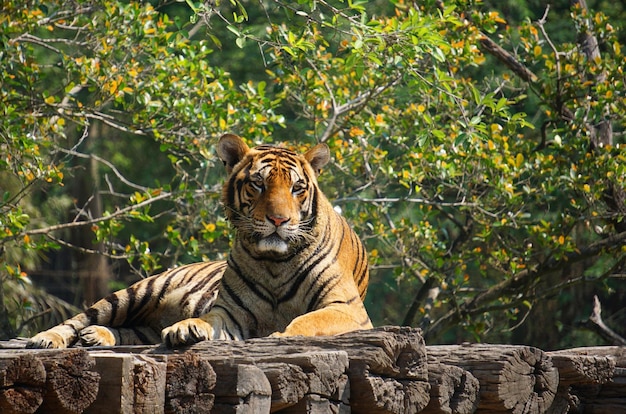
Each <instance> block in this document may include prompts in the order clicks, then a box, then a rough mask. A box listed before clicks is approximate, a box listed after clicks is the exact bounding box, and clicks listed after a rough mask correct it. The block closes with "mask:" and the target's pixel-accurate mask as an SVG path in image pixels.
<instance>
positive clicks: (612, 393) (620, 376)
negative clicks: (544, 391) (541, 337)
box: [549, 346, 626, 414]
mask: <svg viewBox="0 0 626 414" xmlns="http://www.w3.org/2000/svg"><path fill="white" fill-rule="evenodd" d="M549 354H550V355H554V354H557V355H567V356H572V355H574V356H580V357H585V358H587V359H588V361H597V365H598V367H597V368H596V367H594V368H593V369H592V370H591V371H592V372H595V371H596V370H598V371H602V369H603V367H604V369H606V372H604V373H603V374H604V375H602V373H600V374H595V375H593V376H591V377H592V378H593V379H596V381H597V382H596V383H593V382H592V381H589V380H588V379H587V380H585V381H581V380H579V381H578V382H577V381H570V382H569V383H566V385H567V387H563V388H562V387H561V386H559V394H561V395H560V396H561V399H562V400H564V401H563V402H561V405H565V403H567V404H568V405H567V410H569V411H565V410H562V409H561V410H559V409H558V408H560V407H559V406H557V405H556V404H555V407H553V408H551V412H550V414H561V413H566V412H583V411H584V412H585V413H594V414H612V413H620V412H626V347H623V346H601V347H586V348H572V349H565V350H560V351H554V352H550V353H549ZM553 358H554V357H553ZM605 359H609V360H610V361H611V362H608V363H607V362H606V361H605ZM611 367H613V368H612V369H611ZM609 373H610V374H611V378H607V377H608V376H609ZM563 394H565V395H563Z"/></svg>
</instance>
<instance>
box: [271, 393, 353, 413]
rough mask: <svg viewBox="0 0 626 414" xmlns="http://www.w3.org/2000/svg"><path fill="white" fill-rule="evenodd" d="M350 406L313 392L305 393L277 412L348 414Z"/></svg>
mask: <svg viewBox="0 0 626 414" xmlns="http://www.w3.org/2000/svg"><path fill="white" fill-rule="evenodd" d="M350 412H351V411H350V406H349V405H348V404H345V403H344V402H342V401H334V400H330V399H328V398H324V397H321V396H319V395H315V394H309V395H305V396H304V398H302V399H301V400H300V401H299V402H298V404H296V405H293V406H291V407H288V408H287V409H285V410H281V411H280V412H279V414H303V413H306V414H350Z"/></svg>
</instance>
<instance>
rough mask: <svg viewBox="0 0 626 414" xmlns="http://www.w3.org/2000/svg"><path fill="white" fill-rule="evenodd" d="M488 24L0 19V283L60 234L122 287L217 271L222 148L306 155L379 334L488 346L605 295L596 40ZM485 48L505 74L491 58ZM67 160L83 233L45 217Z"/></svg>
mask: <svg viewBox="0 0 626 414" xmlns="http://www.w3.org/2000/svg"><path fill="white" fill-rule="evenodd" d="M495 7H497V5H496V4H494V5H489V6H484V7H483V6H482V5H481V4H480V2H476V1H466V0H457V1H450V2H443V3H442V2H440V1H425V2H420V3H419V4H413V3H410V2H404V1H400V0H397V1H391V2H389V3H387V2H383V1H376V2H359V1H347V2H341V1H312V0H311V1H309V0H301V1H298V2H297V3H296V2H291V3H283V2H279V1H268V2H259V3H258V4H257V3H254V4H253V3H247V2H246V3H241V2H236V1H232V2H223V4H217V5H212V3H194V2H187V3H186V4H178V5H177V6H176V7H173V6H172V5H170V4H163V5H160V4H154V5H152V6H151V5H150V4H139V3H130V4H121V3H117V2H110V1H105V2H91V1H76V2H75V3H71V2H70V3H68V2H55V1H49V2H45V3H42V4H39V3H35V4H21V2H12V1H8V2H5V3H3V6H2V14H1V15H0V16H1V17H0V39H1V41H2V44H3V47H2V52H0V53H1V54H0V62H1V67H0V69H1V70H2V79H3V83H2V87H1V88H0V101H2V105H1V106H0V107H1V108H2V110H3V111H4V113H3V117H2V120H1V121H0V122H1V126H0V128H1V129H0V133H1V135H2V142H1V143H0V146H1V147H2V151H1V153H2V159H1V160H0V174H2V175H3V176H6V177H7V179H6V180H3V182H6V183H7V184H0V186H1V187H2V191H3V194H4V196H3V201H2V202H1V203H0V220H1V221H0V246H1V247H2V248H3V252H4V253H3V254H2V256H0V260H1V261H2V265H3V268H4V272H3V276H2V277H3V278H4V279H9V278H11V279H24V278H25V277H26V273H25V272H24V269H25V268H28V267H33V266H35V265H36V256H33V255H31V256H29V257H27V256H26V255H25V252H38V254H39V255H42V256H45V255H46V252H49V251H50V249H55V248H59V247H61V246H63V247H67V246H68V245H71V244H75V243H74V242H73V241H72V240H70V239H68V237H67V233H66V232H67V230H68V229H70V228H73V227H78V226H88V227H89V228H91V229H92V230H93V237H94V238H95V239H97V240H98V241H100V242H102V243H104V245H105V254H106V255H107V256H108V257H109V258H110V259H111V260H115V261H126V262H128V263H129V264H130V265H131V266H132V267H133V268H135V269H137V270H138V271H140V272H141V273H143V274H149V273H152V272H154V271H156V270H157V269H159V268H160V267H163V266H167V265H170V264H172V263H178V262H184V261H192V260H204V259H207V258H210V259H216V258H220V257H224V255H225V254H226V252H227V250H228V226H227V224H226V223H225V222H224V219H223V215H222V214H221V211H220V208H219V205H218V204H219V203H218V199H219V185H220V184H219V183H220V182H221V176H223V174H224V173H223V171H221V168H219V167H217V168H216V167H215V165H214V163H215V157H214V155H213V149H212V146H213V144H214V143H215V142H216V139H217V138H218V137H219V135H220V134H221V133H223V132H236V133H240V134H242V135H243V136H245V137H247V138H248V139H249V140H250V141H251V142H252V143H260V142H275V143H280V142H286V143H287V144H288V145H290V146H292V147H297V148H300V147H301V146H307V145H310V144H312V143H314V142H316V141H320V142H326V143H328V144H329V146H330V147H331V149H332V151H333V154H334V163H333V165H332V166H331V167H330V168H329V169H330V171H325V172H324V174H323V175H322V176H321V181H322V186H323V188H324V189H325V192H326V193H327V194H328V195H329V196H330V198H331V199H333V200H335V203H336V204H337V206H338V208H341V209H342V211H343V213H344V215H346V216H347V217H348V218H349V219H350V221H351V222H352V223H353V224H354V226H355V228H356V229H357V231H358V233H359V234H361V236H362V238H363V239H364V240H365V241H366V243H367V245H368V248H369V251H370V255H371V262H372V265H373V266H372V287H371V289H370V293H369V296H368V301H367V307H368V310H369V312H370V313H371V315H372V316H373V317H374V320H375V322H376V323H378V324H380V323H394V324H399V323H403V322H404V323H407V324H419V325H420V326H421V327H422V328H424V330H425V334H426V335H427V338H428V339H429V340H432V341H439V342H441V341H455V340H467V339H472V340H473V339H476V340H484V339H490V340H510V336H508V335H509V333H508V332H509V330H512V329H515V328H517V327H518V325H522V324H523V323H524V322H526V324H527V321H526V318H527V316H528V315H529V313H530V312H531V310H532V309H533V308H534V307H537V306H540V305H541V304H542V303H544V302H546V301H549V300H554V298H558V297H559V295H562V294H563V293H564V292H568V291H569V290H570V289H571V286H573V285H576V284H581V283H583V282H584V283H586V284H591V285H593V286H596V287H598V289H603V290H604V291H605V292H607V294H611V292H613V291H614V289H615V286H616V283H617V282H616V279H615V277H616V275H619V274H620V272H621V271H622V269H623V265H624V252H625V251H626V250H625V248H624V245H625V243H624V240H626V234H625V233H624V231H625V230H626V229H625V228H624V224H623V218H624V212H625V211H626V207H625V206H624V203H623V201H624V199H623V198H620V197H622V195H623V194H624V189H623V184H622V183H624V182H625V181H626V180H625V178H626V177H625V175H626V169H625V167H624V165H626V164H625V163H624V157H625V154H624V150H623V144H622V145H621V146H620V139H621V138H620V137H621V135H620V134H621V131H623V129H624V122H625V121H624V118H623V116H620V115H621V114H623V113H624V112H625V110H626V108H624V105H625V102H626V101H625V98H624V95H623V90H624V75H623V63H624V58H623V53H622V50H621V49H622V47H621V40H620V38H619V31H618V29H617V27H615V26H614V24H613V25H612V24H611V22H610V20H609V18H608V17H606V16H605V15H603V14H602V13H597V14H591V13H590V12H588V11H587V10H585V9H582V8H580V7H579V8H576V7H574V8H573V9H572V10H571V20H570V22H571V24H572V27H573V28H575V30H576V32H577V33H579V34H588V35H590V36H592V37H594V38H595V39H597V41H598V42H599V51H600V52H601V53H600V54H599V55H597V54H596V55H594V56H591V55H589V53H587V51H586V50H585V47H584V45H583V44H581V43H579V42H578V38H577V37H571V38H568V39H559V41H558V42H556V40H553V38H552V37H551V35H550V34H549V32H548V29H547V28H548V27H549V24H550V22H551V17H552V14H551V12H549V11H548V12H547V13H546V14H545V16H543V17H542V18H541V19H535V20H534V21H531V20H530V19H527V20H526V21H523V22H519V24H516V25H509V24H507V22H506V21H505V19H504V18H503V17H502V16H501V14H499V13H498V12H497V11H495V10H494V9H493V8H495ZM520 7H521V6H520ZM530 8H531V5H530V4H529V5H528V9H526V8H524V7H522V8H521V9H523V10H525V11H524V13H528V10H529V9H530ZM181 16H182V17H181ZM187 16H191V18H190V20H187ZM486 39H500V46H501V47H502V48H503V50H509V51H514V50H516V51H517V52H518V55H517V56H514V55H512V54H511V53H512V52H509V54H508V59H509V60H508V62H503V61H502V60H498V59H497V55H495V54H492V53H491V50H492V49H488V48H486V46H485V41H486ZM241 51H244V53H242V52H241ZM232 57H236V59H232ZM511 61H514V62H515V63H516V64H517V65H518V66H517V67H518V68H519V67H523V68H525V70H527V71H528V72H527V73H531V74H532V76H531V77H530V79H524V78H523V77H520V76H521V75H520V73H519V72H516V71H515V69H513V70H512V71H511V70H509V67H510V66H508V65H509V64H510V63H511ZM603 125H604V126H607V125H610V126H611V128H612V129H611V130H610V134H607V133H606V128H605V130H602V126H603ZM96 126H99V127H100V128H101V130H102V131H104V136H106V138H104V137H103V136H99V135H98V134H96V132H95V128H96ZM603 131H604V132H603ZM93 137H99V139H98V140H97V142H96V144H97V145H96V144H89V140H90V139H92V138H93ZM122 148H124V149H122ZM125 149H131V151H130V152H129V151H125ZM148 151H152V152H154V153H155V154H154V155H153V154H152V153H150V154H148ZM157 152H160V153H161V154H162V155H159V154H157ZM79 158H90V159H91V160H95V162H96V163H97V164H98V172H97V174H99V175H102V176H106V182H107V187H108V188H107V190H106V191H103V190H101V191H97V192H95V193H94V194H93V197H101V198H102V202H103V205H104V214H103V215H102V216H101V217H94V216H93V215H90V213H89V209H88V208H86V207H85V206H82V205H77V204H76V203H75V202H74V204H72V201H71V200H70V202H69V205H68V201H67V200H68V198H69V197H68V196H67V192H66V190H65V189H66V187H67V186H65V184H67V183H68V182H71V181H72V180H73V179H75V178H76V176H77V175H78V174H80V170H77V169H76V168H72V167H71V166H72V165H73V164H72V162H73V161H74V160H76V159H79ZM156 160H159V161H158V162H155V161H156ZM151 161H153V162H151ZM164 164H165V165H164ZM9 183H10V184H9ZM39 191H42V192H44V194H45V196H43V197H41V198H38V199H33V195H34V194H37V193H38V192H39ZM55 200H57V203H56V205H59V206H63V207H59V209H58V212H57V213H54V212H55V211H56V210H54V209H45V208H44V206H45V203H49V204H51V203H53V201H55ZM63 200H64V201H63ZM68 210H69V211H71V213H72V215H71V216H70V219H69V220H68V219H67V216H63V215H61V213H60V212H65V213H67V211H68ZM76 247H77V248H79V249H82V250H89V249H85V247H83V246H76ZM29 258H30V259H29ZM577 266H578V267H577ZM579 267H580V268H579ZM561 300H563V299H562V298H561ZM589 302H590V301H589ZM579 309H580V307H579ZM582 316H584V315H580V314H577V315H576V317H578V318H580V317H582ZM557 322H559V323H560V324H561V325H560V326H563V324H569V323H571V321H567V320H559V321H557Z"/></svg>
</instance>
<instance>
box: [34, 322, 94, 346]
mask: <svg viewBox="0 0 626 414" xmlns="http://www.w3.org/2000/svg"><path fill="white" fill-rule="evenodd" d="M88 325H89V321H88V318H87V315H85V314H84V313H80V314H78V315H76V316H74V317H73V318H71V319H68V320H66V321H65V322H63V323H62V324H60V325H57V326H55V327H52V328H50V329H48V330H47V331H43V332H40V333H38V334H37V335H35V336H33V337H32V338H30V339H29V340H28V342H27V343H26V348H68V347H70V346H72V345H74V344H75V343H76V341H77V340H78V335H79V333H80V331H81V330H82V329H83V328H85V327H86V326H88Z"/></svg>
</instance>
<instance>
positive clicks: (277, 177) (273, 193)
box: [217, 134, 330, 257]
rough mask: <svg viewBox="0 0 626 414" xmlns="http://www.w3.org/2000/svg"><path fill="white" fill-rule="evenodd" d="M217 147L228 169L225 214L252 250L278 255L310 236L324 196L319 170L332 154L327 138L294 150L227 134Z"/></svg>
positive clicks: (223, 199)
mask: <svg viewBox="0 0 626 414" xmlns="http://www.w3.org/2000/svg"><path fill="white" fill-rule="evenodd" d="M217 153H218V156H219V157H220V158H221V160H222V161H223V162H224V165H225V166H226V169H227V171H228V173H229V177H228V179H227V181H226V183H225V184H224V190H223V194H222V202H223V204H224V206H225V211H226V213H225V214H226V217H227V218H228V219H229V220H230V221H231V223H232V225H233V226H234V227H235V228H236V229H237V237H238V239H239V241H240V242H242V243H244V245H245V246H246V248H248V249H250V250H251V253H253V254H254V255H257V256H261V257H277V256H278V257H279V256H283V255H287V254H289V253H290V252H292V251H294V250H295V249H297V248H298V247H299V246H302V245H303V244H304V243H306V241H307V239H310V238H311V235H310V232H311V229H312V228H313V227H314V224H315V219H316V214H317V210H318V202H319V200H320V198H323V197H324V196H323V195H322V194H321V192H320V191H319V188H318V185H317V175H318V174H319V172H320V170H321V168H322V167H324V165H326V163H327V162H328V161H329V159H330V151H329V149H328V146H327V145H326V144H319V145H316V146H315V147H313V148H311V149H310V150H309V151H307V152H306V153H305V154H297V153H295V152H293V151H290V150H288V149H285V148H279V147H274V146H269V145H261V146H258V147H255V148H249V147H248V146H247V145H246V143H245V142H244V141H243V139H241V138H240V137H239V136H237V135H233V134H226V135H224V136H222V137H221V138H220V140H219V143H218V146H217Z"/></svg>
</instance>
